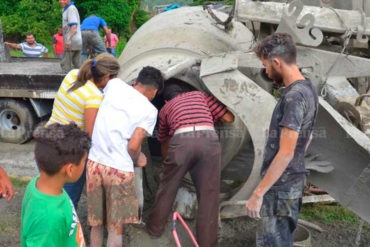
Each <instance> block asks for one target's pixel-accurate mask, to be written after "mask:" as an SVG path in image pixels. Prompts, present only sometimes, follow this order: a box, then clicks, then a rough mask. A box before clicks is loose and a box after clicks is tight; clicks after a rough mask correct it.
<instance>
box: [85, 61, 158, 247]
mask: <svg viewBox="0 0 370 247" xmlns="http://www.w3.org/2000/svg"><path fill="white" fill-rule="evenodd" d="M162 88H163V77H162V74H161V72H160V71H159V70H158V69H156V68H153V67H150V66H148V67H144V68H143V69H142V70H141V71H140V73H139V75H138V77H137V79H136V81H135V83H134V85H133V86H130V85H128V84H126V83H125V82H124V81H122V80H120V79H118V78H116V79H113V80H110V81H109V82H108V85H107V86H106V87H105V89H104V100H103V102H102V104H101V106H100V110H99V112H98V116H97V117H96V121H95V126H94V132H93V136H92V142H93V144H92V148H91V149H90V153H89V160H88V162H87V172H86V180H87V181H86V188H87V202H88V219H87V220H88V225H89V226H91V227H92V228H91V233H90V243H91V246H92V247H97V246H102V244H103V240H104V238H103V236H104V235H103V233H104V226H106V228H107V230H108V239H107V245H106V246H115V247H118V246H122V231H123V225H124V224H129V223H137V222H138V221H139V217H138V213H139V204H138V198H137V192H136V181H135V174H134V165H135V166H139V167H142V166H145V165H146V163H147V160H146V156H145V155H144V154H143V153H142V152H141V144H142V142H143V140H144V138H145V137H146V136H147V135H152V133H153V130H154V127H155V124H156V121H157V113H158V110H157V109H156V108H155V107H154V106H153V105H152V103H151V102H150V101H151V100H153V98H154V97H155V96H156V94H157V91H160V90H161V89H162Z"/></svg>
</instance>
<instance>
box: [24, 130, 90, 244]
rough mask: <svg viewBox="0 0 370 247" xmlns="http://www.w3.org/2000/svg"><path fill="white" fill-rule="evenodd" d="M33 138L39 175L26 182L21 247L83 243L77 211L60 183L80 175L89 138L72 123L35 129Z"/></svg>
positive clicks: (72, 179)
mask: <svg viewBox="0 0 370 247" xmlns="http://www.w3.org/2000/svg"><path fill="white" fill-rule="evenodd" d="M34 138H35V141H36V145H35V159H36V162H37V164H38V166H39V169H40V175H38V176H37V177H35V178H34V179H33V180H32V181H31V182H30V183H29V184H28V186H27V188H26V192H25V194H24V198H23V204H22V216H21V244H22V247H26V246H27V247H29V246H39V247H43V246H63V247H72V246H78V247H83V246H86V244H85V239H84V236H83V232H82V229H81V225H80V222H79V219H78V216H77V213H76V211H75V209H74V207H73V203H72V201H71V200H70V198H69V196H68V194H67V193H66V192H65V191H64V190H63V185H64V184H65V183H67V182H75V181H76V180H77V179H79V178H80V176H81V174H82V172H83V170H84V164H85V160H86V156H87V152H88V150H89V148H90V144H91V141H90V137H89V135H88V134H87V132H84V131H82V130H80V129H79V128H78V127H77V125H75V124H69V125H60V124H52V125H50V126H48V127H39V128H38V129H36V130H35V132H34Z"/></svg>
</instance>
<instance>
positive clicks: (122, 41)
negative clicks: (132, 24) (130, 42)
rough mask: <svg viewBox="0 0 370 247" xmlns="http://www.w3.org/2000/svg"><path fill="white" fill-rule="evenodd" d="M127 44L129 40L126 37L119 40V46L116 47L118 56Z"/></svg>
mask: <svg viewBox="0 0 370 247" xmlns="http://www.w3.org/2000/svg"><path fill="white" fill-rule="evenodd" d="M126 44H127V41H126V40H125V39H121V38H120V40H119V42H118V44H117V47H116V53H117V58H119V56H120V55H121V53H122V51H123V49H124V48H125V46H126Z"/></svg>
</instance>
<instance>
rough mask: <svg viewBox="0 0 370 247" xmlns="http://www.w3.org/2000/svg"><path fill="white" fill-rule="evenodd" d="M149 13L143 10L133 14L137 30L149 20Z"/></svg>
mask: <svg viewBox="0 0 370 247" xmlns="http://www.w3.org/2000/svg"><path fill="white" fill-rule="evenodd" d="M148 16H149V13H148V12H146V11H144V10H138V11H136V12H135V15H134V21H135V25H136V27H137V28H139V27H141V26H142V25H143V24H144V23H145V22H147V21H148V20H149V17H148Z"/></svg>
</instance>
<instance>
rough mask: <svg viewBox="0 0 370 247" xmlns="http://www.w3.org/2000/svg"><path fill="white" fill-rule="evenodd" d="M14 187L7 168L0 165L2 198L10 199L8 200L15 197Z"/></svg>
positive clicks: (0, 194)
mask: <svg viewBox="0 0 370 247" xmlns="http://www.w3.org/2000/svg"><path fill="white" fill-rule="evenodd" d="M13 196H14V188H13V184H12V182H11V181H10V179H9V177H8V175H7V174H6V172H5V170H4V169H3V168H2V167H1V166H0V198H1V197H4V198H6V199H8V202H9V201H10V200H12V199H13Z"/></svg>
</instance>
